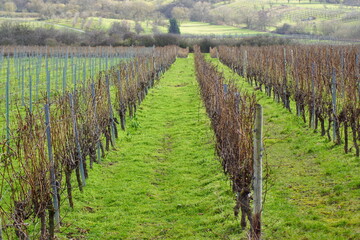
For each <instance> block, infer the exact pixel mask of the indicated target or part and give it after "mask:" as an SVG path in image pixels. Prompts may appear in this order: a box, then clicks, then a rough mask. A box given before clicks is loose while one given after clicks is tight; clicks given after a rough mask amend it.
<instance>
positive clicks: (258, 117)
mask: <svg viewBox="0 0 360 240" xmlns="http://www.w3.org/2000/svg"><path fill="white" fill-rule="evenodd" d="M255 108H256V112H255V130H254V132H255V134H254V165H253V167H254V183H253V186H254V216H253V218H252V219H253V222H252V229H253V231H252V233H251V236H252V239H256V240H259V239H261V211H262V151H263V143H262V131H263V113H262V107H261V105H259V104H257V105H256V107H255Z"/></svg>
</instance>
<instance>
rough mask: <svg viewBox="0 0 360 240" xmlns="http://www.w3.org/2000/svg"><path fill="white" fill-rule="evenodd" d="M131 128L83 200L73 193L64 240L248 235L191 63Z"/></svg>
mask: <svg viewBox="0 0 360 240" xmlns="http://www.w3.org/2000/svg"><path fill="white" fill-rule="evenodd" d="M127 126H128V129H127V130H126V132H122V133H121V135H120V140H119V142H118V151H116V152H115V151H113V152H110V153H109V154H108V156H107V158H106V159H105V160H104V161H103V163H102V164H101V165H96V166H94V169H93V170H91V172H90V178H89V179H88V181H87V186H86V188H85V191H84V193H82V194H81V193H79V192H77V193H76V194H75V198H76V200H75V209H74V210H70V209H67V210H63V212H62V215H63V216H66V218H65V219H64V227H63V228H62V231H63V233H62V234H61V235H62V236H63V237H65V236H67V237H76V238H81V236H84V237H85V238H86V239H229V238H230V239H239V237H240V236H241V235H244V234H245V233H244V232H243V233H241V231H240V229H239V222H238V220H235V218H234V217H233V213H232V208H233V206H234V203H233V195H232V194H231V192H230V187H229V183H228V181H227V180H226V177H224V175H223V173H222V170H221V167H220V164H219V162H218V161H217V160H216V159H215V157H214V144H213V142H212V140H211V139H212V137H213V135H212V131H211V130H210V128H209V120H208V118H207V116H206V114H205V113H204V109H203V107H202V105H201V100H200V98H199V95H198V89H197V83H196V80H195V74H194V64H193V59H192V57H191V58H189V59H178V60H177V61H176V63H175V64H174V65H173V66H172V67H171V68H170V69H169V71H167V72H166V73H165V75H164V76H163V78H162V79H161V81H160V82H159V83H158V84H157V85H156V87H155V89H152V90H151V91H150V93H149V95H148V96H147V98H146V99H145V101H144V102H143V103H142V105H141V106H140V109H139V110H138V113H137V117H136V118H135V119H133V120H128V124H127ZM65 205H66V203H65ZM66 226H68V228H67V227H66Z"/></svg>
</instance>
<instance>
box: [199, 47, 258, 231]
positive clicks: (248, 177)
mask: <svg viewBox="0 0 360 240" xmlns="http://www.w3.org/2000/svg"><path fill="white" fill-rule="evenodd" d="M195 66H196V76H197V79H198V82H199V85H200V91H201V96H202V99H203V102H204V104H205V107H206V111H207V114H208V116H209V118H210V119H211V125H212V128H213V129H214V132H215V137H216V151H217V154H218V156H219V157H220V159H221V163H222V166H223V169H224V172H225V173H226V174H227V175H228V176H229V178H230V180H231V182H232V189H233V192H234V193H236V196H237V197H236V206H235V208H234V213H235V215H236V216H237V215H238V213H239V211H240V210H241V213H242V217H241V225H242V227H245V226H246V217H247V218H248V220H249V221H250V223H251V226H257V225H256V223H254V222H253V221H252V219H253V216H252V212H251V207H250V192H251V191H252V181H253V174H254V170H253V159H254V152H253V151H254V145H253V129H254V116H255V105H256V98H255V96H254V95H250V94H247V93H240V92H239V91H238V89H237V88H236V87H235V84H234V83H233V82H227V84H225V80H224V77H223V75H222V74H221V73H219V72H218V71H217V70H216V67H215V66H213V65H212V64H211V63H209V62H207V61H206V60H205V59H204V56H203V55H202V54H201V52H200V49H199V48H195Z"/></svg>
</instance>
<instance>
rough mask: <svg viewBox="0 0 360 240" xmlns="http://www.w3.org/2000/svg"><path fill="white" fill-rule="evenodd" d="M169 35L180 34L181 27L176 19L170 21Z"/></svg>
mask: <svg viewBox="0 0 360 240" xmlns="http://www.w3.org/2000/svg"><path fill="white" fill-rule="evenodd" d="M169 33H173V34H180V29H179V25H178V23H177V21H176V19H175V18H171V19H170V27H169Z"/></svg>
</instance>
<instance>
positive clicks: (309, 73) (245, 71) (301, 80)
mask: <svg viewBox="0 0 360 240" xmlns="http://www.w3.org/2000/svg"><path fill="white" fill-rule="evenodd" d="M358 52H359V48H357V47H332V48H328V47H317V48H314V47H311V48H310V47H295V48H292V47H290V48H281V47H269V48H237V49H234V48H226V47H222V48H220V49H219V56H220V59H221V60H222V62H224V64H226V65H227V66H229V67H231V68H232V69H233V70H234V71H235V72H237V73H238V74H241V75H242V76H244V77H245V78H246V79H247V80H248V81H249V82H250V83H251V84H252V85H253V84H254V85H255V86H256V87H257V88H258V89H259V90H261V91H262V89H263V88H265V89H264V91H265V92H266V94H267V95H268V96H273V97H274V99H275V100H276V101H278V102H282V103H283V105H284V107H285V108H286V109H288V110H289V111H292V107H291V103H290V101H291V100H293V101H295V105H296V106H294V108H295V110H294V109H293V111H296V113H297V115H298V116H301V117H302V119H303V121H304V122H308V123H309V127H312V128H313V129H314V130H315V131H317V130H318V128H320V132H321V135H322V136H324V135H327V137H328V139H329V140H333V141H334V142H335V143H336V144H340V143H341V142H342V141H343V142H344V151H345V153H348V152H349V139H351V140H352V143H353V146H352V147H350V148H352V149H354V150H353V151H354V152H355V154H356V156H359V155H360V151H359V140H360V111H359V109H360V71H359V68H360V65H359V64H360V63H359V60H360V59H359V57H360V56H359V54H358ZM306 115H308V116H306ZM319 122H320V126H319ZM331 130H332V134H331V133H330V131H331Z"/></svg>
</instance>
